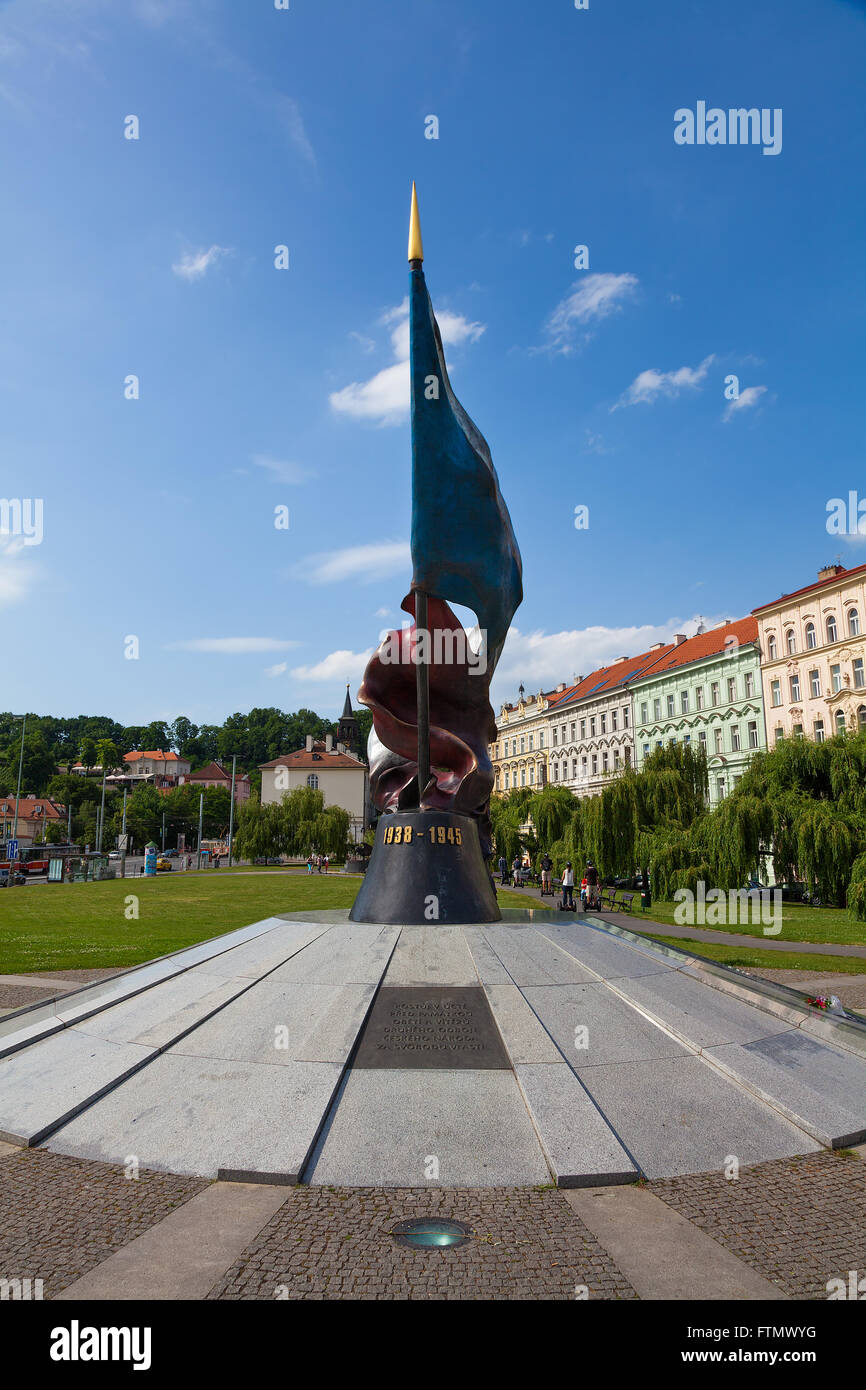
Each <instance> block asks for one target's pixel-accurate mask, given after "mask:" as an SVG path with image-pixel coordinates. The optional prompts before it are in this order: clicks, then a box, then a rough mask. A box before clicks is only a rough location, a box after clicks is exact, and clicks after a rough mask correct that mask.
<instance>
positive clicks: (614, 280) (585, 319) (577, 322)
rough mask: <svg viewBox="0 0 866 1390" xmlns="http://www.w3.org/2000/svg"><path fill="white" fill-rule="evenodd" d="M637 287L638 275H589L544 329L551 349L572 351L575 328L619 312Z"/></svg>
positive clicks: (571, 293) (554, 313) (552, 315)
mask: <svg viewBox="0 0 866 1390" xmlns="http://www.w3.org/2000/svg"><path fill="white" fill-rule="evenodd" d="M637 286H638V278H637V276H636V275H630V274H623V275H614V274H611V273H604V274H598V275H587V276H585V277H584V279H582V280H579V281H577V283H576V284H574V285H573V286H572V288H571V292H570V294H568V295H566V297H565V299H562V300H560V302H559V303H558V304H557V306H556V308H555V309H554V311H553V313H552V314H551V315H550V317H549V319H548V320H547V323H546V324H545V326H544V329H545V333H546V334H547V337H548V340H549V343H548V347H549V348H551V349H553V350H554V351H558V352H563V353H568V352H571V351H572V350H573V340H574V337H575V332H576V329H577V328H579V327H582V326H584V325H585V324H588V323H595V322H597V321H598V320H600V319H606V318H607V317H608V316H609V315H610V314H613V313H618V312H619V311H620V310H621V308H622V304H621V301H622V300H624V299H629V298H630V297H631V296H632V295H633V294H634V292H635V290H636V289H637Z"/></svg>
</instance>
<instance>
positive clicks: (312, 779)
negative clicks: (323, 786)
mask: <svg viewBox="0 0 866 1390" xmlns="http://www.w3.org/2000/svg"><path fill="white" fill-rule="evenodd" d="M307 786H308V787H312V789H313V791H316V790H317V789H318V786H319V779H318V777H317V776H316V774H315V772H311V773H310V775H309V777H308V778H307Z"/></svg>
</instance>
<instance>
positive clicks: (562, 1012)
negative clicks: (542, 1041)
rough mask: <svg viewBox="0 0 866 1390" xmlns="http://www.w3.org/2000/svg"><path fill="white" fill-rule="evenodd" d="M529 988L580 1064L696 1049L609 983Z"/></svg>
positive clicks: (563, 1047) (573, 1062)
mask: <svg viewBox="0 0 866 1390" xmlns="http://www.w3.org/2000/svg"><path fill="white" fill-rule="evenodd" d="M523 994H524V996H525V998H526V1000H527V1001H528V1003H529V1004H530V1005H531V1007H532V1009H533V1010H534V1011H535V1013H536V1014H537V1015H538V1017H539V1018H540V1019H541V1022H542V1023H543V1024H544V1026H545V1028H546V1029H547V1031H548V1032H549V1033H550V1035H551V1037H552V1038H553V1040H554V1042H555V1043H556V1045H557V1047H558V1048H559V1050H560V1052H561V1053H562V1055H563V1056H564V1058H565V1060H566V1061H567V1062H568V1063H569V1065H570V1066H572V1067H574V1068H575V1070H579V1071H583V1070H585V1069H586V1068H589V1067H597V1066H605V1065H607V1064H608V1063H611V1062H640V1061H646V1060H648V1059H649V1058H653V1057H682V1056H687V1055H691V1054H690V1053H689V1050H688V1048H686V1047H685V1046H684V1045H683V1044H682V1043H681V1042H679V1041H677V1039H676V1038H672V1037H670V1036H669V1035H668V1034H667V1033H665V1032H664V1031H663V1030H662V1029H661V1028H659V1027H657V1026H656V1025H655V1024H654V1023H652V1022H651V1021H650V1020H649V1019H648V1018H644V1017H643V1015H642V1014H640V1013H638V1012H637V1010H636V1009H634V1008H633V1007H632V1006H631V1005H630V1004H628V1003H627V1002H626V1001H625V1000H623V999H620V998H618V996H617V995H615V994H614V993H612V991H611V990H609V989H608V987H607V985H605V984H602V983H598V984H592V985H535V986H533V987H532V988H530V989H525V990H524V991H523Z"/></svg>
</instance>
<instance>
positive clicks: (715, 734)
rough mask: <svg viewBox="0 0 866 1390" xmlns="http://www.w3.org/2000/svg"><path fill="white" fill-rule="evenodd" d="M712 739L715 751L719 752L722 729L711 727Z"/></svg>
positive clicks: (720, 749)
mask: <svg viewBox="0 0 866 1390" xmlns="http://www.w3.org/2000/svg"><path fill="white" fill-rule="evenodd" d="M713 739H714V740H715V745H716V752H717V753H721V751H722V731H721V729H713Z"/></svg>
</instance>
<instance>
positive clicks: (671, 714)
mask: <svg viewBox="0 0 866 1390" xmlns="http://www.w3.org/2000/svg"><path fill="white" fill-rule="evenodd" d="M674 713H675V710H674V697H673V695H669V696H668V719H673V717H674Z"/></svg>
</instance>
